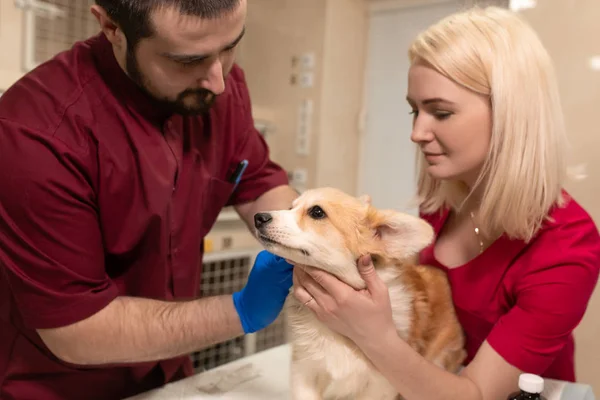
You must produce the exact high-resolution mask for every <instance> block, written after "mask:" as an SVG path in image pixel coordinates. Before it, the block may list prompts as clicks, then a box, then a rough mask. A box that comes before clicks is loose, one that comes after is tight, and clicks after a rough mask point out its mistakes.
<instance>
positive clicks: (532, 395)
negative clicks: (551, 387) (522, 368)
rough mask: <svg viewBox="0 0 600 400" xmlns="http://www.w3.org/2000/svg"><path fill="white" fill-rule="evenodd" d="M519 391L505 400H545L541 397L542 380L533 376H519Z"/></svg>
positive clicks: (542, 389)
mask: <svg viewBox="0 0 600 400" xmlns="http://www.w3.org/2000/svg"><path fill="white" fill-rule="evenodd" d="M519 389H520V390H519V391H518V392H516V393H513V394H511V395H510V396H508V399H507V400H546V398H545V397H543V396H542V392H543V391H544V379H543V378H542V377H540V376H537V375H533V374H521V375H520V376H519Z"/></svg>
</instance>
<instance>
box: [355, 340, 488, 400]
mask: <svg viewBox="0 0 600 400" xmlns="http://www.w3.org/2000/svg"><path fill="white" fill-rule="evenodd" d="M359 346H360V347H361V349H362V350H363V351H364V352H365V355H366V356H367V357H368V358H369V359H370V360H371V362H372V363H373V364H374V365H375V367H376V368H377V369H378V370H379V372H381V374H382V375H383V376H385V377H386V378H387V379H388V381H389V382H390V383H391V384H392V385H393V386H394V388H396V390H398V393H400V394H401V395H402V398H404V399H406V400H459V399H460V400H482V396H481V393H480V392H479V390H478V389H477V387H476V386H475V384H474V383H473V382H471V381H470V380H469V379H468V378H466V377H462V376H458V375H455V374H452V373H450V372H447V371H445V370H443V369H441V368H439V367H438V366H436V365H434V364H432V363H431V362H429V361H427V360H425V359H424V358H423V357H421V356H420V355H419V354H418V353H417V352H416V351H415V350H414V349H412V348H411V347H410V346H409V345H408V344H407V343H406V342H405V341H403V340H402V339H401V338H400V337H398V336H397V335H388V336H387V337H385V338H380V339H378V340H373V341H370V342H369V343H364V344H360V345H359Z"/></svg>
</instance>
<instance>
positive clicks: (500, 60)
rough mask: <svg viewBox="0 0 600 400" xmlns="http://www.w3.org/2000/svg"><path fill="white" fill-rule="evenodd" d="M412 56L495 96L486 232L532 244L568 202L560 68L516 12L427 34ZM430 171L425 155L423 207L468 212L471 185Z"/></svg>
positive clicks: (470, 17) (465, 16)
mask: <svg viewBox="0 0 600 400" xmlns="http://www.w3.org/2000/svg"><path fill="white" fill-rule="evenodd" d="M409 59H410V62H411V64H414V63H424V64H425V65H428V66H429V67H431V68H433V69H435V70H436V71H437V72H439V73H440V74H442V75H444V76H445V77H447V78H449V79H451V80H452V81H454V82H456V83H457V84H459V85H461V86H463V87H465V88H468V89H470V90H472V91H473V92H475V93H479V94H481V95H484V96H489V98H490V102H491V106H492V136H491V144H490V148H489V152H488V157H487V159H486V161H485V163H484V166H483V169H482V172H481V174H480V176H479V179H478V181H477V184H476V186H477V185H479V184H482V182H483V184H484V185H485V186H484V187H483V188H482V189H483V190H482V193H483V197H482V200H481V204H480V208H479V214H478V218H479V220H480V221H481V223H482V224H484V225H485V226H481V227H480V229H481V230H482V232H483V233H485V234H488V235H493V234H499V233H505V234H507V235H508V236H509V237H511V238H517V239H522V240H525V241H528V240H530V239H531V238H532V237H533V236H534V235H535V234H536V232H537V231H538V229H539V228H540V226H541V225H542V224H543V223H544V221H545V220H546V219H547V218H548V214H549V211H550V209H551V208H552V207H553V206H556V205H562V204H563V201H564V200H563V198H562V195H561V193H562V189H563V182H564V179H565V175H566V164H565V163H566V155H565V150H566V146H567V142H566V135H565V128H564V121H563V114H562V108H561V104H560V100H559V90H558V85H557V81H556V78H555V73H554V67H553V65H552V61H551V59H550V56H549V55H548V53H547V52H546V49H545V48H544V46H543V45H542V43H541V41H540V39H539V38H538V36H537V35H536V33H535V32H534V31H533V29H532V28H531V27H530V26H529V25H528V24H527V23H525V22H524V21H523V20H522V19H521V18H520V17H519V16H518V15H516V14H515V13H513V12H511V11H509V10H506V9H502V8H497V7H487V8H484V9H482V8H472V9H469V10H466V11H462V12H459V13H456V14H453V15H451V16H449V17H446V18H444V19H442V20H441V21H439V22H438V23H436V24H435V25H433V26H431V27H430V28H429V29H427V30H426V31H424V32H423V33H421V34H420V35H419V36H418V37H417V38H416V39H415V41H414V42H413V44H412V46H411V47H410V50H409ZM426 166H427V164H426V161H425V159H424V157H423V155H422V154H421V153H420V152H418V156H417V171H418V175H417V187H418V190H417V195H418V201H419V203H420V208H421V210H422V211H423V212H426V213H432V212H436V211H440V210H442V209H444V208H454V209H460V207H461V205H462V204H463V202H464V201H465V200H466V198H467V197H468V195H469V191H468V188H466V186H465V185H464V184H461V183H459V182H451V181H441V180H438V179H434V178H433V177H431V176H430V175H429V174H427V172H426ZM472 190H473V188H471V191H472Z"/></svg>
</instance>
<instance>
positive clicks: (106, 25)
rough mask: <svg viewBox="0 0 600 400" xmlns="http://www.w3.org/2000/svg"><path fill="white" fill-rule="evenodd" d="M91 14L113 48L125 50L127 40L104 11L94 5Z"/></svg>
mask: <svg viewBox="0 0 600 400" xmlns="http://www.w3.org/2000/svg"><path fill="white" fill-rule="evenodd" d="M91 11H92V14H93V15H94V17H96V20H97V21H98V24H99V25H100V29H101V30H102V32H103V33H104V35H105V36H106V38H107V39H108V41H109V42H111V43H112V44H113V45H114V46H117V47H122V48H125V47H126V46H127V40H126V39H125V35H124V34H123V31H121V29H120V28H119V26H118V25H117V24H116V23H115V22H114V21H113V20H112V19H111V18H110V16H109V15H108V14H107V12H106V10H105V9H104V8H102V7H100V6H99V5H97V4H94V5H93V6H92V8H91Z"/></svg>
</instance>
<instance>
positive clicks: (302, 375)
mask: <svg viewBox="0 0 600 400" xmlns="http://www.w3.org/2000/svg"><path fill="white" fill-rule="evenodd" d="M254 221H255V228H256V230H255V232H256V236H257V238H258V240H259V241H260V242H261V243H262V245H263V246H264V247H265V248H266V249H267V250H268V251H270V252H272V253H273V254H276V255H278V256H280V257H283V258H285V259H287V260H290V261H291V262H293V263H295V264H298V265H308V266H312V267H315V268H319V269H321V270H323V271H326V272H328V273H330V274H332V275H334V276H336V277H337V278H338V279H340V280H341V281H343V282H345V283H346V284H348V285H350V286H351V287H353V288H354V289H357V290H360V289H365V288H366V284H365V282H364V280H363V279H362V278H361V276H360V273H359V272H358V267H357V260H358V259H359V258H360V256H361V255H365V254H370V255H371V256H372V259H373V263H374V266H375V269H376V271H377V273H378V275H379V277H380V278H381V279H382V280H383V281H384V282H385V283H386V285H387V287H388V290H389V296H390V300H391V305H392V313H393V320H394V323H395V326H396V329H397V332H398V335H399V336H400V337H401V338H402V339H404V340H405V341H406V342H407V343H408V344H409V345H410V346H411V347H413V348H414V349H415V350H416V351H418V352H419V353H420V354H421V355H423V357H425V358H426V359H427V360H430V361H431V362H433V363H435V364H436V365H438V366H439V367H441V368H444V369H446V370H448V371H452V372H457V371H458V370H459V368H460V366H461V364H462V362H463V361H464V359H465V357H466V352H465V350H464V336H463V331H462V328H461V326H460V324H459V322H458V319H457V317H456V314H455V312H454V307H453V302H452V297H451V291H450V286H449V284H448V281H447V278H446V274H445V273H444V272H443V271H441V270H439V269H438V268H435V267H428V266H424V265H418V262H417V259H418V253H419V252H420V251H421V250H422V249H423V248H425V247H426V246H428V245H429V244H430V243H431V242H432V240H433V238H434V231H433V228H432V227H431V226H430V225H429V224H428V223H427V222H425V221H424V220H423V219H421V218H418V217H415V216H412V215H408V214H403V213H400V212H396V211H391V210H378V209H375V208H374V207H373V206H372V205H371V202H370V198H369V197H368V196H363V197H361V198H356V197H353V196H349V195H348V194H346V193H343V192H341V191H339V190H337V189H333V188H319V189H312V190H308V191H306V192H304V193H303V194H302V195H301V196H300V197H298V198H297V199H296V200H295V201H294V203H293V206H292V208H291V209H289V210H275V211H270V212H263V213H258V214H256V215H255V218H254ZM285 308H286V313H287V319H288V321H287V327H288V335H289V336H288V338H289V341H290V346H291V349H292V360H291V366H290V369H291V373H290V374H291V378H290V379H291V382H290V383H291V393H292V398H293V399H295V400H322V399H342V398H349V399H356V400H393V399H397V398H401V397H400V394H398V393H397V391H396V390H395V389H394V388H393V386H392V385H391V384H390V383H389V382H388V381H387V379H385V378H384V377H383V375H381V374H380V373H379V372H378V371H377V370H376V369H375V367H374V366H373V365H372V363H371V362H370V361H369V360H368V359H367V357H366V356H365V355H364V353H362V351H361V350H360V349H359V348H358V346H356V345H355V344H354V343H353V342H352V341H350V340H349V339H348V338H346V337H344V336H342V335H339V334H337V333H335V332H333V331H332V330H330V329H328V328H327V327H326V326H325V325H324V324H323V323H321V322H320V321H319V320H318V319H317V317H316V316H315V315H314V313H313V312H312V311H311V310H310V309H308V308H307V307H305V306H304V305H303V304H301V303H300V302H299V301H298V300H297V299H296V298H295V297H294V296H293V295H290V296H288V298H287V300H286V304H285ZM373 340H378V338H377V337H374V338H373ZM398 362H402V360H398Z"/></svg>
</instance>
